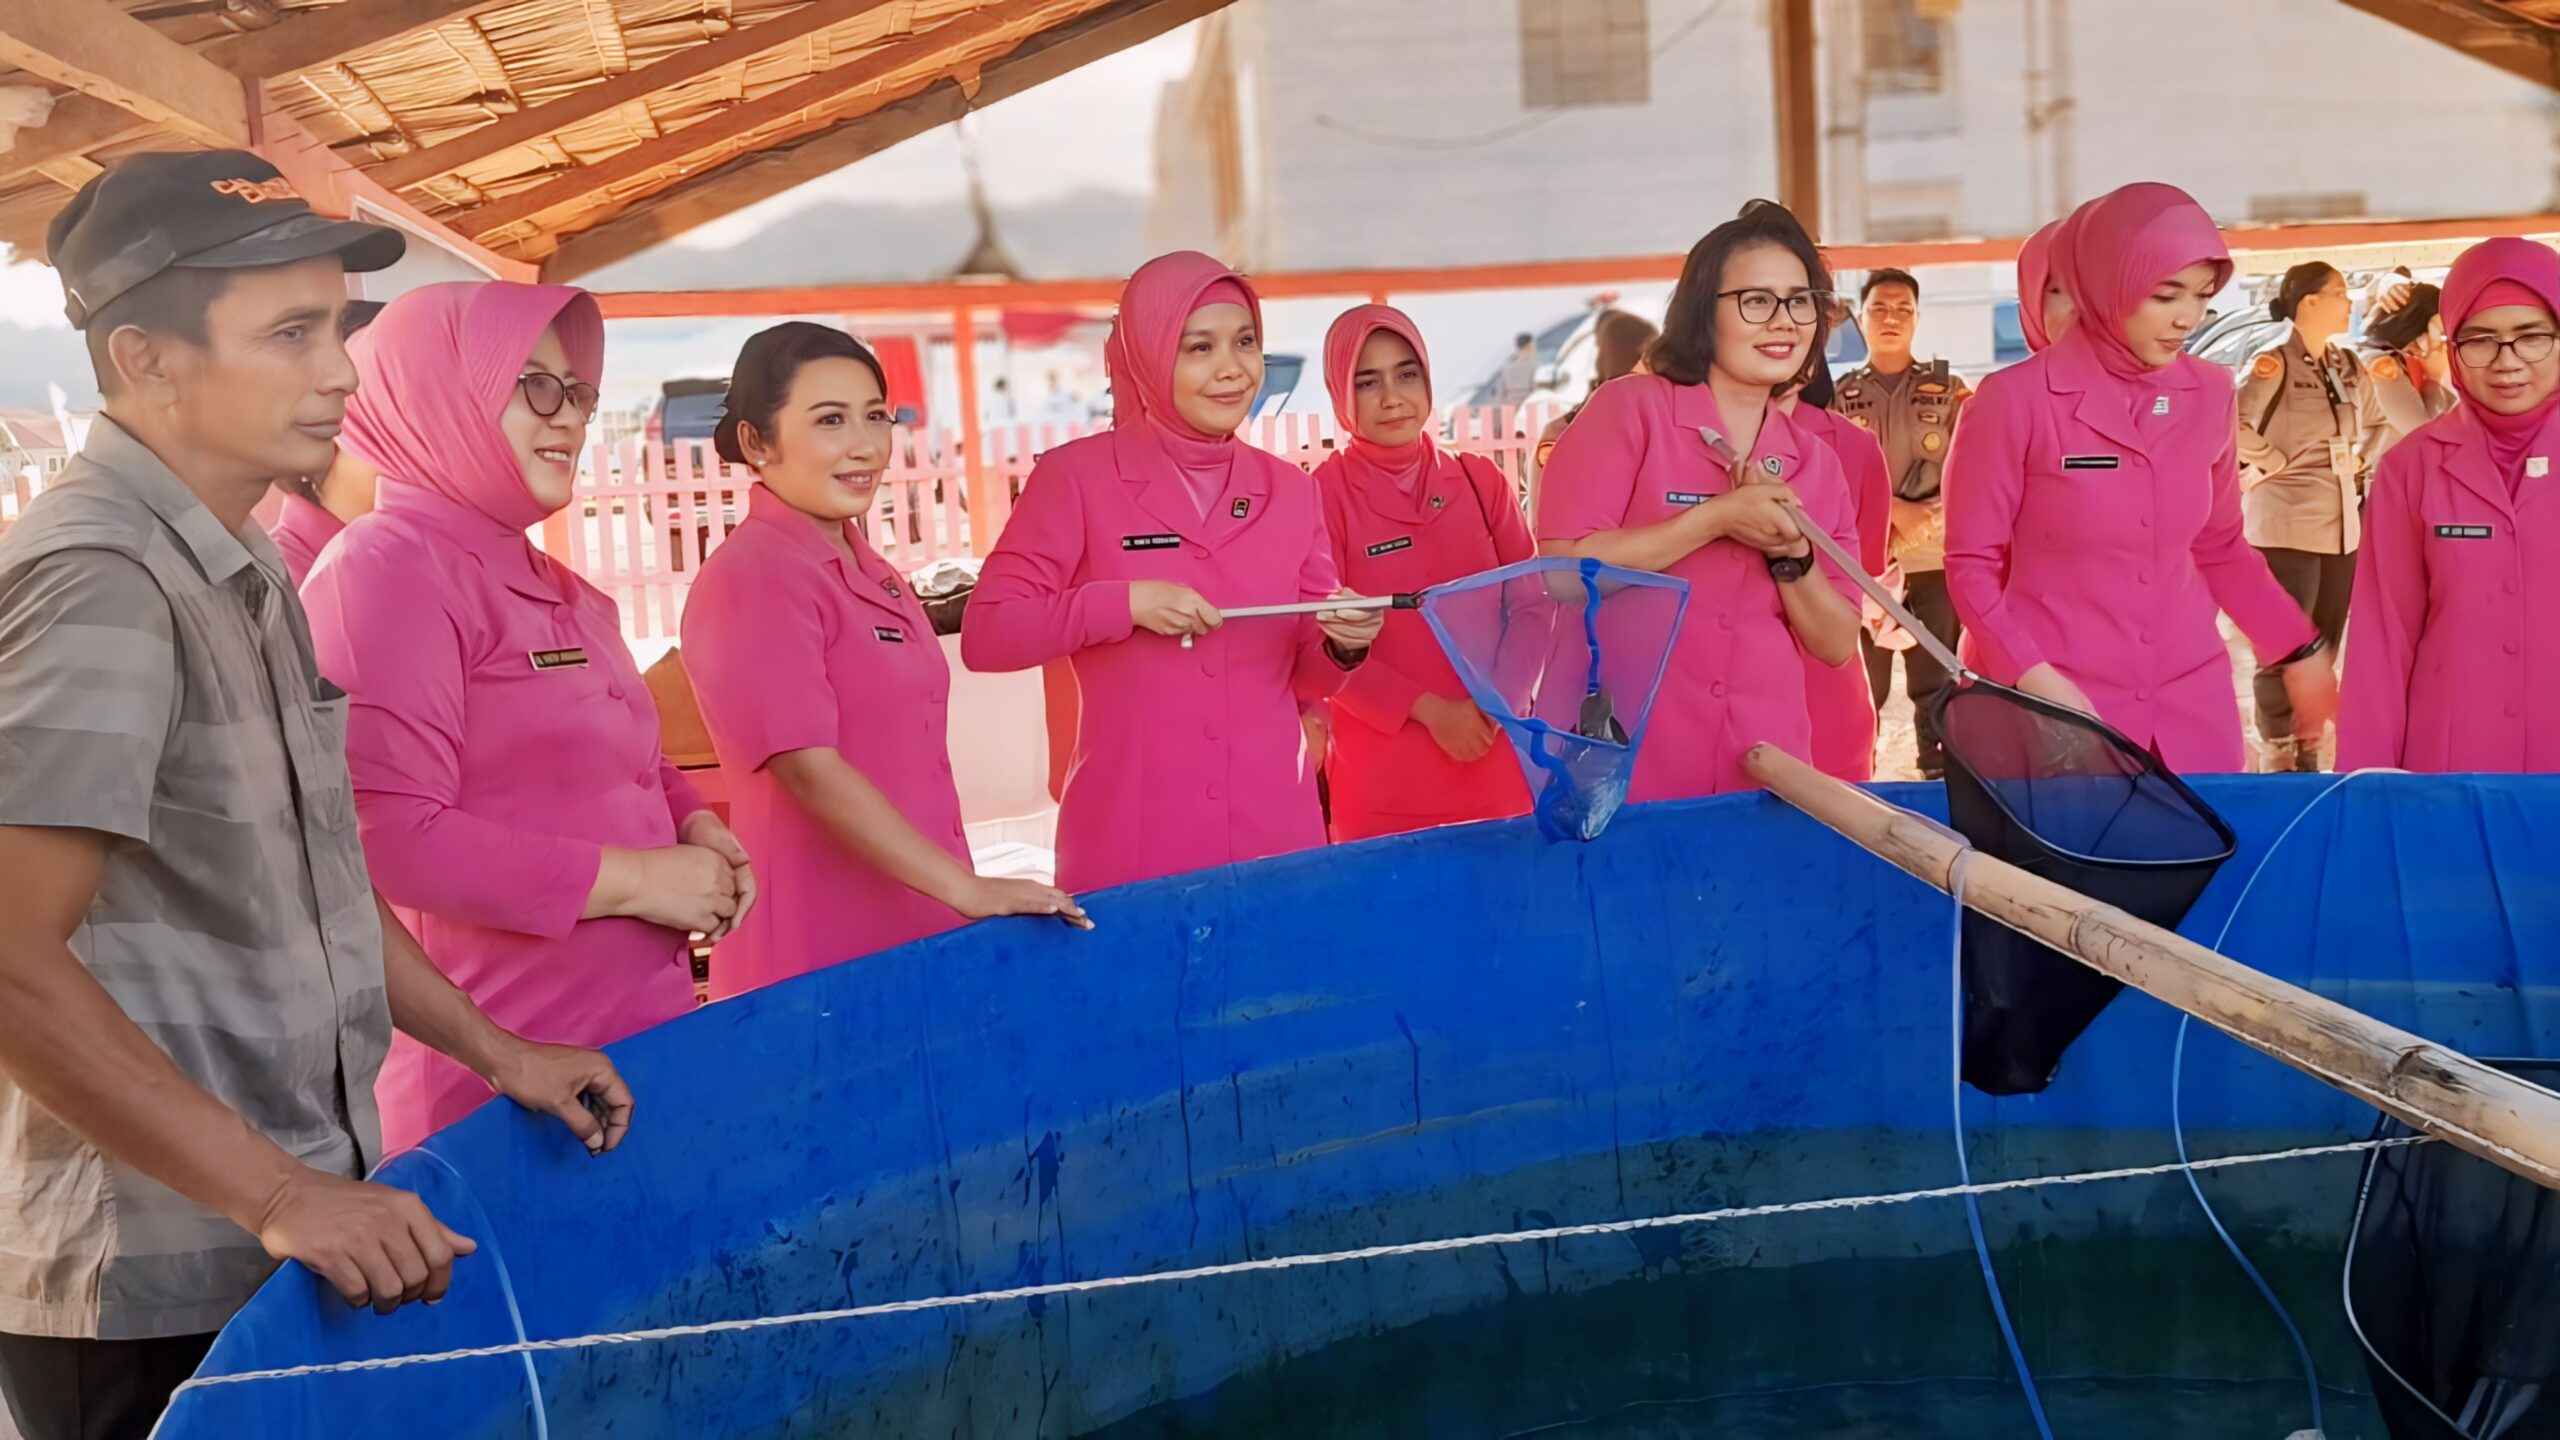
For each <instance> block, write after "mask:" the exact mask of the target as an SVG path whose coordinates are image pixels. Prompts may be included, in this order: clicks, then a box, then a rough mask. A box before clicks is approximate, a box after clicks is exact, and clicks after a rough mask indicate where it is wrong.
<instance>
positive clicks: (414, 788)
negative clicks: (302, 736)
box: [303, 551, 604, 940]
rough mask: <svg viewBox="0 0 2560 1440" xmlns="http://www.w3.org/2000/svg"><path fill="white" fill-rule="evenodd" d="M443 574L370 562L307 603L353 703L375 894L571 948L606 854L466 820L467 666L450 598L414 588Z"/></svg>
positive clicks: (424, 565)
mask: <svg viewBox="0 0 2560 1440" xmlns="http://www.w3.org/2000/svg"><path fill="white" fill-rule="evenodd" d="M394 572H399V573H394ZM434 573H436V565H435V563H434V561H433V559H432V557H429V556H425V555H419V556H414V557H403V556H399V555H396V554H391V553H383V552H379V551H367V552H365V553H363V554H361V555H353V554H351V555H347V556H345V557H344V558H343V559H342V560H341V561H340V562H339V563H337V564H333V565H329V566H324V567H322V568H321V569H320V570H319V571H317V572H316V573H314V574H313V576H312V578H311V582H310V585H309V586H308V587H307V588H306V589H305V591H304V592H303V605H304V608H305V609H306V610H308V611H309V613H310V617H311V637H312V644H313V646H314V648H315V650H316V651H317V653H318V657H319V661H320V669H321V672H322V673H323V674H326V675H328V676H329V677H330V678H331V679H333V680H335V681H337V682H338V684H339V685H340V686H342V687H343V688H344V689H345V690H346V691H347V693H348V695H349V696H350V697H351V699H350V702H349V705H348V710H347V769H348V770H349V772H350V773H351V774H352V776H353V777H354V780H355V791H356V816H357V819H358V821H359V822H360V825H361V828H362V830H363V834H364V853H365V861H366V864H367V866H368V867H369V868H370V869H371V870H372V872H373V882H374V887H375V888H376V889H378V890H380V891H381V892H382V893H383V895H384V896H385V897H386V898H388V899H389V900H390V901H391V903H393V904H395V905H400V906H405V907H407V908H409V909H412V910H423V911H426V912H428V913H430V914H435V915H444V916H449V917H451V918H453V919H456V920H459V921H462V922H464V923H466V924H472V925H481V926H486V927H488V928H491V929H497V930H510V931H514V932H516V933H518V934H522V935H536V936H540V937H542V938H544V939H550V940H558V939H562V938H565V937H566V936H567V935H568V934H569V932H570V931H571V930H573V929H575V928H576V927H577V924H578V919H579V917H580V915H582V914H583V913H584V912H585V910H586V906H587V896H588V894H589V893H590V892H591V891H593V890H594V888H595V882H596V871H597V868H598V867H599V866H601V865H602V864H603V863H604V848H603V847H602V846H600V845H597V844H595V843H594V842H593V841H588V840H577V839H572V838H570V837H568V836H565V835H547V834H544V833H542V832H540V831H536V830H520V829H515V828H512V827H509V826H505V825H500V824H497V823H495V822H493V821H489V820H484V819H481V818H480V817H479V816H476V815H473V814H471V813H469V812H467V811H465V810H463V809H462V808H460V800H461V795H462V728H463V725H464V716H465V714H466V712H467V710H468V704H467V695H466V688H467V684H468V681H467V675H468V670H469V663H468V660H467V659H466V656H465V651H464V646H463V638H462V632H461V629H460V626H459V624H458V621H457V617H456V615H455V614H454V610H455V608H457V607H455V605H454V604H453V601H452V598H451V597H449V596H446V595H440V594H435V593H429V594H426V595H421V594H420V593H419V587H418V586H417V584H416V583H415V582H414V578H413V577H414V576H416V575H421V574H434ZM439 602H441V603H439ZM369 660H370V661H372V662H375V663H368V661H369Z"/></svg>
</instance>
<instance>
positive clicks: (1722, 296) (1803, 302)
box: [1716, 290, 1840, 325]
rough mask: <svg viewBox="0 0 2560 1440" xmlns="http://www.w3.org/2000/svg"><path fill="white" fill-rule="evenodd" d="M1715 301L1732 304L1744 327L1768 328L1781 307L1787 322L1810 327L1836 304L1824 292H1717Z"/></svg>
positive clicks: (1829, 295)
mask: <svg viewBox="0 0 2560 1440" xmlns="http://www.w3.org/2000/svg"><path fill="white" fill-rule="evenodd" d="M1716 298H1717V299H1719V300H1730V301H1732V302H1733V308H1734V309H1735V310H1737V311H1739V312H1741V315H1742V323H1743V324H1745V325H1766V324H1768V323H1769V321H1770V320H1771V319H1772V318H1773V317H1774V316H1776V315H1777V313H1778V307H1779V306H1781V305H1784V306H1786V307H1787V318H1788V319H1790V320H1793V321H1794V322H1796V323H1797V324H1799V325H1810V324H1812V323H1813V322H1815V321H1816V320H1819V319H1821V318H1822V314H1823V312H1824V311H1826V310H1828V309H1830V308H1831V307H1832V306H1833V305H1836V304H1838V303H1839V300H1840V297H1839V296H1837V295H1834V294H1832V293H1831V292H1830V291H1828V290H1799V291H1797V292H1796V293H1794V294H1793V295H1781V294H1779V293H1778V292H1777V291H1775V290H1719V291H1717V292H1716Z"/></svg>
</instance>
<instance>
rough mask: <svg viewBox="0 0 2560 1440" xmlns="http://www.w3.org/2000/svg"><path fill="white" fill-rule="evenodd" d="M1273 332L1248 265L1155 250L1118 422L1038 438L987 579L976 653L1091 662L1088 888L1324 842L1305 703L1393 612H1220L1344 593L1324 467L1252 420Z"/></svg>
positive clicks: (998, 662)
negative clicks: (1239, 268)
mask: <svg viewBox="0 0 2560 1440" xmlns="http://www.w3.org/2000/svg"><path fill="white" fill-rule="evenodd" d="M1261 332H1262V304H1261V301H1260V300H1259V299H1257V298H1256V297H1255V296H1254V293H1253V290H1252V288H1251V287H1250V286H1248V285H1247V284H1246V283H1245V282H1244V279H1243V278H1242V277H1241V276H1239V275H1237V274H1236V273H1235V272H1234V271H1232V270H1229V269H1228V268H1227V267H1225V266H1224V265H1221V264H1219V263H1218V262H1217V261H1215V260H1212V259H1210V258H1209V257H1208V256H1206V255H1201V254H1198V253H1195V252H1192V251H1181V252H1178V253H1175V254H1172V255H1165V256H1160V257H1158V258H1157V259H1154V260H1150V261H1148V262H1147V263H1146V264H1145V265H1144V266H1142V267H1140V269H1139V270H1138V273H1137V274H1135V275H1133V276H1131V277H1130V279H1129V284H1128V287H1127V288H1126V289H1124V290H1123V291H1122V292H1121V295H1120V314H1119V318H1118V320H1117V321H1116V322H1115V323H1114V324H1113V326H1112V329H1111V338H1110V340H1109V341H1108V342H1107V343H1106V344H1105V346H1104V348H1103V356H1104V359H1105V361H1106V362H1107V363H1108V365H1109V368H1110V372H1111V395H1112V406H1113V410H1112V418H1111V429H1110V430H1108V431H1107V432H1105V433H1103V434H1100V435H1090V436H1087V437H1085V438H1084V439H1081V440H1075V441H1071V442H1069V443H1067V444H1065V445H1061V446H1059V447H1058V448H1057V449H1055V450H1052V451H1050V452H1048V453H1047V454H1045V455H1043V456H1041V457H1040V463H1039V464H1038V466H1037V467H1035V468H1034V469H1033V470H1032V472H1031V479H1030V482H1029V484H1027V485H1026V486H1025V487H1024V488H1023V492H1022V499H1021V502H1020V503H1019V504H1018V505H1017V506H1016V507H1015V509H1014V512H1013V517H1012V519H1011V520H1009V521H1007V522H1006V524H1005V530H1004V536H1003V538H1002V539H1001V540H999V541H998V542H997V543H996V548H995V553H994V554H992V555H990V556H988V557H987V564H986V569H985V571H984V573H983V574H982V575H981V576H980V577H979V580H978V589H977V592H976V593H975V594H974V595H972V596H971V597H970V600H969V618H968V620H967V621H966V623H965V624H964V625H963V627H962V630H961V652H960V653H961V655H962V657H963V658H964V659H965V660H966V661H967V662H968V663H969V665H970V667H971V668H973V669H978V670H1027V669H1029V668H1031V667H1032V666H1034V665H1038V664H1041V663H1042V662H1044V661H1048V660H1053V659H1057V658H1059V657H1061V656H1064V657H1067V658H1068V659H1070V660H1071V661H1072V662H1073V664H1074V667H1075V675H1076V686H1077V689H1078V691H1079V692H1080V693H1081V695H1082V699H1083V712H1082V717H1081V720H1080V723H1079V724H1078V726H1077V731H1076V744H1075V757H1074V759H1073V760H1072V761H1071V762H1070V764H1069V768H1068V773H1067V784H1066V793H1065V795H1064V796H1063V797H1062V798H1061V799H1060V800H1059V802H1058V883H1059V884H1061V885H1063V886H1064V887H1066V888H1067V889H1069V890H1075V891H1084V890H1092V889H1097V888H1100V887H1102V886H1106V885H1119V884H1124V883H1127V882H1129V881H1133V880H1146V879H1152V878H1154V877H1156V876H1159V875H1170V874H1173V873H1174V872H1176V871H1181V870H1196V869H1200V868H1203V867H1206V866H1213V865H1224V864H1228V863H1231V862H1233V861H1238V860H1251V859H1256V858H1259V857H1261V856H1266V855H1279V854H1284V853H1287V852H1289V851H1292V850H1303V849H1307V848H1310V847H1312V846H1316V845H1321V844H1323V843H1324V839H1325V835H1324V817H1323V814H1322V812H1321V811H1320V810H1319V808H1318V806H1317V802H1316V784H1315V766H1314V765H1313V764H1312V763H1310V761H1309V758H1308V756H1307V753H1306V751H1307V744H1306V735H1305V732H1304V731H1303V730H1302V729H1300V727H1299V724H1298V707H1299V705H1300V704H1301V703H1302V702H1312V701H1315V700H1320V699H1323V698H1324V697H1326V696H1328V695H1331V694H1333V693H1334V692H1335V691H1337V690H1339V689H1341V688H1342V682H1343V680H1344V679H1345V678H1346V677H1347V676H1348V675H1349V673H1350V671H1351V670H1352V668H1353V667H1354V666H1356V665H1358V664H1359V663H1360V661H1361V660H1362V658H1363V657H1365V656H1366V655H1367V653H1368V649H1369V644H1370V642H1371V641H1373V640H1375V639H1376V638H1377V635H1378V630H1379V625H1380V617H1379V615H1378V614H1377V613H1376V612H1374V611H1370V612H1361V613H1337V612H1327V613H1325V614H1322V615H1317V616H1313V617H1309V616H1282V617H1267V618H1249V619H1241V620H1237V621H1236V622H1235V623H1234V624H1232V625H1228V624H1226V623H1225V617H1224V616H1223V615H1221V614H1220V611H1219V607H1220V606H1230V607H1234V606H1248V605H1272V604H1290V603H1296V602H1300V601H1306V600H1321V599H1328V598H1331V597H1333V596H1335V595H1337V594H1339V593H1342V592H1341V591H1340V588H1339V581H1338V579H1337V574H1336V571H1335V569H1334V563H1333V546H1332V544H1331V542H1329V541H1328V540H1327V539H1326V538H1325V533H1324V513H1323V508H1322V505H1321V504H1320V502H1319V501H1318V500H1317V498H1316V485H1315V481H1314V480H1312V479H1310V478H1309V477H1308V476H1307V475H1306V473H1305V472H1303V471H1301V470H1299V469H1298V468H1297V467H1296V466H1294V465H1290V464H1287V463H1285V462H1283V461H1281V460H1279V459H1277V458H1275V457H1273V456H1270V455H1267V454H1265V453H1263V452H1262V451H1260V450H1256V449H1254V448H1253V447H1251V446H1249V445H1245V444H1243V443H1241V442H1239V441H1238V440H1237V439H1236V435H1235V432H1236V430H1237V429H1238V428H1239V427H1241V426H1242V425H1243V424H1244V422H1245V420H1246V419H1247V418H1248V417H1249V416H1250V415H1251V413H1252V410H1253V401H1254V397H1255V396H1256V395H1258V394H1259V393H1261V389H1262V338H1261Z"/></svg>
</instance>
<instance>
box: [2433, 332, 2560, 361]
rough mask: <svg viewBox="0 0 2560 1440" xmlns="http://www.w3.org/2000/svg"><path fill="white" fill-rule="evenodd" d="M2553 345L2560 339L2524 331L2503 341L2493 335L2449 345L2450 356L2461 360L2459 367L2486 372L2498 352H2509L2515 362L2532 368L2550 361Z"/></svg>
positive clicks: (2496, 357)
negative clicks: (2451, 348) (2514, 356)
mask: <svg viewBox="0 0 2560 1440" xmlns="http://www.w3.org/2000/svg"><path fill="white" fill-rule="evenodd" d="M2554 345H2560V335H2555V334H2553V333H2552V332H2550V331H2548V330H2528V331H2526V332H2525V333H2523V334H2522V335H2514V336H2510V337H2508V338H2507V339H2504V340H2501V339H2499V338H2498V337H2497V336H2495V335H2473V336H2469V337H2467V338H2465V339H2461V340H2456V341H2454V342H2453V353H2454V354H2456V355H2459V356H2461V357H2462V363H2463V364H2465V365H2467V366H2469V367H2470V368H2472V369H2474V370H2486V369H2488V368H2489V367H2490V366H2492V365H2495V364H2497V363H2498V352H2500V351H2502V350H2513V351H2515V352H2516V358H2517V359H2519V360H2521V361H2523V362H2524V363H2526V364H2527V365H2532V364H2536V363H2539V362H2541V361H2544V360H2548V359H2550V358H2551V351H2552V348H2553V346H2554Z"/></svg>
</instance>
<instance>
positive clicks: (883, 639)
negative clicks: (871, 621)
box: [871, 625, 907, 645]
mask: <svg viewBox="0 0 2560 1440" xmlns="http://www.w3.org/2000/svg"><path fill="white" fill-rule="evenodd" d="M871 638H872V639H874V640H877V641H879V642H880V643H882V644H884V645H904V644H906V643H907V632H906V631H904V630H901V629H899V628H898V627H897V626H895V625H874V626H872V627H871Z"/></svg>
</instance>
